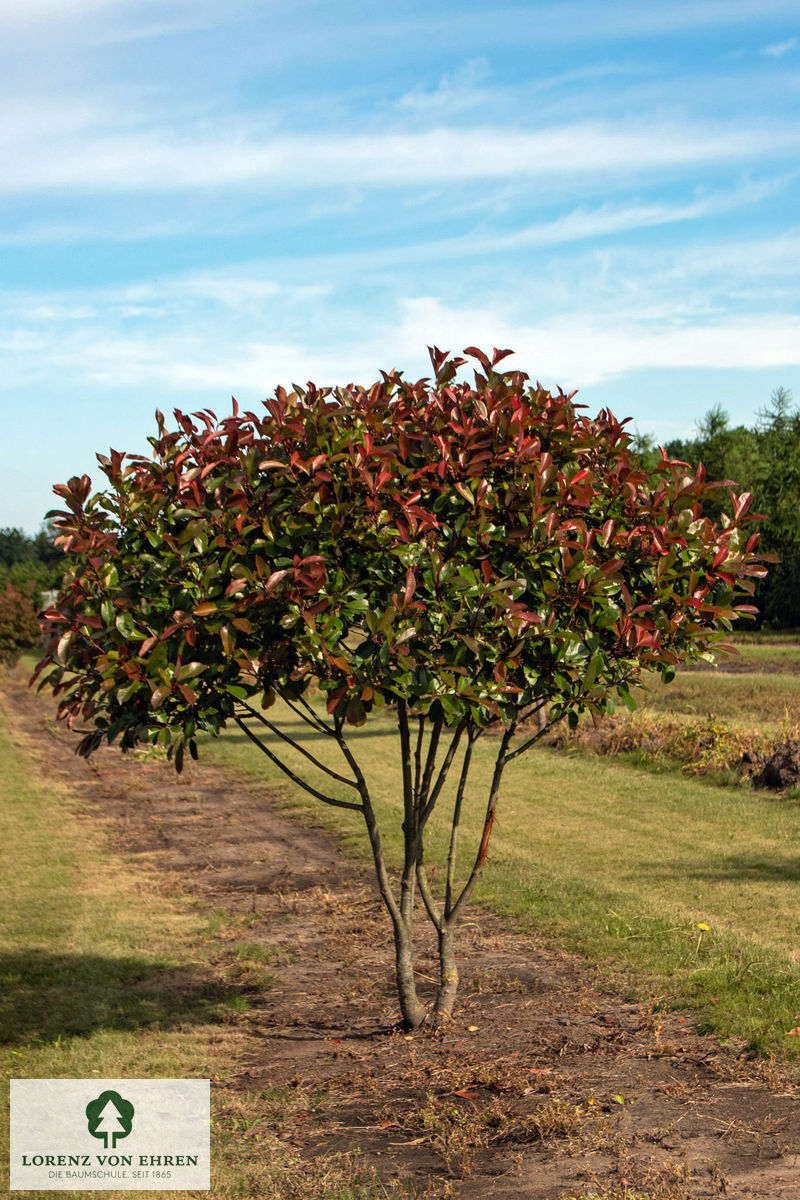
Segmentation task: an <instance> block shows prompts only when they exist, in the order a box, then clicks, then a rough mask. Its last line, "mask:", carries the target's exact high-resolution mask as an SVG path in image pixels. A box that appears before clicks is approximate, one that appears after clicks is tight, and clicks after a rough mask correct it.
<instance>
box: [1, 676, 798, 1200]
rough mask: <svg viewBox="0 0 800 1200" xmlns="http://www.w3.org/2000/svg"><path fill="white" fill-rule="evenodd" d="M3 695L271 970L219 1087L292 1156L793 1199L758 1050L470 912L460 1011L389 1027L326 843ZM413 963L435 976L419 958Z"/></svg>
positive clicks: (784, 1127) (472, 1195) (52, 752)
mask: <svg viewBox="0 0 800 1200" xmlns="http://www.w3.org/2000/svg"><path fill="white" fill-rule="evenodd" d="M3 702H4V704H5V705H6V706H7V709H8V713H9V717H10V719H11V722H12V729H13V730H14V736H16V737H17V738H19V739H21V740H23V741H24V742H25V744H26V746H27V748H28V749H32V750H33V751H34V753H35V754H36V755H37V757H38V758H39V760H40V761H41V762H42V764H43V765H44V766H45V768H46V770H47V771H48V772H49V773H51V774H52V775H53V776H55V777H57V778H60V779H63V780H64V781H65V782H67V783H68V784H69V786H70V787H71V788H72V789H74V791H75V793H76V794H77V796H78V797H79V798H80V801H81V805H82V807H83V808H85V809H86V810H87V812H90V813H91V820H92V822H93V824H96V823H97V820H98V819H102V820H103V821H104V822H105V826H106V829H107V833H108V837H109V839H110V841H111V844H112V845H113V846H114V847H115V848H117V849H119V850H120V851H122V852H124V853H125V854H126V855H128V856H129V859H130V861H131V862H132V864H133V869H134V870H137V871H140V872H141V874H142V877H143V886H155V885H157V881H156V880H155V879H154V872H157V873H158V880H159V881H161V884H160V885H161V886H169V887H170V888H173V887H174V889H175V890H176V891H180V892H182V893H183V894H188V895H189V896H192V897H194V899H195V901H196V902H197V903H198V904H200V905H202V906H203V907H205V908H207V909H208V910H209V911H213V910H215V909H216V910H223V911H224V913H225V914H228V915H229V916H230V917H231V918H234V920H233V921H232V925H231V927H230V930H229V932H226V929H225V928H223V930H222V932H221V934H220V936H221V937H222V938H223V940H224V939H226V938H227V939H228V943H229V944H227V945H224V947H223V949H224V951H225V953H226V954H227V955H228V958H229V960H230V961H236V960H237V956H238V958H239V959H240V960H243V961H246V962H250V963H251V964H252V963H253V962H260V963H261V964H262V965H264V966H265V968H266V969H267V970H268V972H269V976H270V979H269V980H264V981H262V982H261V984H260V985H258V986H256V985H255V984H253V982H252V979H250V981H248V976H247V975H246V973H245V974H244V975H243V982H242V995H243V1001H244V1002H246V1003H247V1005H249V1007H247V1010H246V1011H245V1012H244V1013H243V1015H242V1017H241V1021H242V1023H243V1026H244V1031H245V1033H246V1037H245V1039H244V1044H245V1046H246V1050H245V1052H244V1053H243V1054H242V1057H241V1061H240V1062H239V1064H238V1074H237V1081H236V1086H238V1087H239V1088H240V1089H241V1091H242V1093H247V1094H249V1096H250V1097H251V1098H253V1097H254V1098H255V1099H254V1100H253V1102H252V1103H251V1111H256V1110H257V1111H260V1112H261V1118H260V1119H261V1128H262V1129H266V1130H268V1131H269V1135H270V1136H271V1137H278V1138H279V1139H280V1140H281V1141H283V1142H285V1143H287V1144H289V1145H290V1146H291V1148H292V1149H293V1151H294V1152H295V1153H296V1154H298V1155H299V1156H300V1157H301V1158H306V1159H308V1160H311V1159H317V1158H319V1157H320V1156H322V1155H325V1154H329V1153H335V1152H342V1151H352V1150H354V1149H358V1150H360V1151H361V1153H362V1156H363V1160H364V1161H365V1163H367V1164H368V1165H371V1166H374V1167H375V1168H376V1170H377V1171H378V1172H379V1174H380V1176H381V1178H383V1179H384V1180H385V1181H386V1183H387V1185H388V1184H389V1182H390V1181H391V1180H393V1179H398V1178H399V1179H402V1180H403V1181H407V1182H408V1184H409V1188H410V1189H411V1190H410V1191H409V1193H408V1194H409V1195H410V1196H413V1195H415V1194H416V1195H417V1196H423V1195H428V1196H431V1197H433V1196H441V1197H445V1196H450V1197H454V1198H459V1200H461V1198H463V1200H477V1198H478V1197H480V1198H481V1200H483V1198H487V1200H488V1198H497V1200H522V1198H523V1197H524V1198H525V1200H558V1198H566V1197H590V1196H592V1197H593V1196H609V1197H615V1198H616V1197H620V1198H621V1197H623V1196H625V1197H629V1198H630V1200H633V1197H636V1198H637V1200H640V1198H643V1200H684V1198H700V1197H714V1196H721V1195H727V1196H735V1197H771V1198H786V1200H788V1198H792V1200H795V1198H800V1097H799V1096H798V1094H797V1091H796V1089H795V1088H794V1087H793V1086H792V1085H791V1084H790V1083H789V1082H787V1081H785V1080H782V1079H781V1078H780V1076H779V1074H778V1073H777V1072H776V1071H774V1070H772V1069H771V1068H770V1067H769V1066H768V1065H765V1064H763V1063H761V1064H760V1063H757V1062H752V1061H748V1060H747V1059H746V1058H745V1057H744V1056H742V1055H741V1054H737V1052H736V1050H735V1048H731V1047H724V1046H720V1045H719V1044H718V1043H717V1042H716V1041H714V1040H713V1039H711V1038H709V1037H703V1036H700V1035H698V1034H697V1033H696V1032H694V1031H693V1030H692V1029H691V1028H690V1022H689V1020H688V1019H685V1018H683V1017H682V1016H680V1015H678V1014H654V1013H653V1012H652V1011H651V1010H650V1009H649V1008H648V1007H647V1006H640V1005H637V1004H633V1003H628V1002H624V1001H623V1000H622V999H620V997H619V995H618V994H615V993H614V991H613V988H612V985H611V983H610V981H603V980H602V979H598V976H597V975H596V974H595V973H594V972H593V971H591V970H590V969H589V968H588V967H587V966H586V965H585V964H584V963H582V962H581V961H580V960H579V959H577V958H574V957H571V956H568V955H565V954H560V953H557V952H554V951H553V950H552V949H549V948H548V947H547V946H545V945H544V944H539V943H537V942H536V941H535V940H532V939H531V938H530V937H523V936H521V935H520V934H518V933H514V932H508V931H506V930H504V929H503V928H502V927H501V925H500V924H499V922H498V921H497V920H496V919H495V918H494V917H492V916H491V915H490V914H487V913H486V912H483V911H481V910H479V909H477V908H473V909H472V912H471V919H470V920H469V922H468V924H467V925H466V926H465V928H464V929H463V931H462V936H461V942H460V971H461V976H462V995H461V1003H460V1005H459V1007H458V1011H457V1015H456V1018H455V1019H454V1021H453V1023H452V1025H451V1026H450V1027H449V1028H448V1029H447V1030H446V1031H445V1032H444V1033H442V1034H440V1035H438V1036H432V1035H430V1034H427V1033H421V1034H417V1035H414V1036H410V1037H409V1036H404V1035H403V1034H402V1032H400V1031H399V1030H398V1029H397V1027H396V1026H395V1024H394V1023H395V1021H396V1015H397V1008H396V1002H395V998H394V994H393V984H392V971H391V964H392V952H391V942H390V937H389V928H388V922H387V920H386V919H385V917H384V915H383V911H382V909H381V907H380V905H379V903H378V902H377V901H376V898H375V896H374V894H373V887H372V880H371V878H370V876H369V874H367V873H365V872H364V873H362V872H360V871H359V870H357V869H356V868H355V867H354V866H353V865H352V863H350V862H349V861H348V860H347V859H345V858H344V856H343V855H342V853H341V852H340V850H339V849H338V847H337V845H336V843H335V841H334V839H333V838H331V837H330V836H329V835H328V834H326V833H325V832H324V831H322V830H320V829H316V828H310V827H307V826H305V825H301V824H299V823H298V822H297V821H296V820H294V819H293V818H291V817H290V816H289V815H287V813H286V812H285V811H282V810H281V808H280V806H279V804H277V803H276V802H275V800H274V799H273V798H271V797H270V795H269V793H268V792H267V790H266V789H265V788H263V787H260V786H258V785H254V784H252V783H250V782H244V781H242V780H236V779H231V778H229V777H227V776H226V775H223V773H222V772H221V771H220V770H218V769H216V768H214V767H213V766H209V765H205V764H202V763H201V764H196V763H192V764H191V765H190V767H188V768H187V770H186V771H185V773H184V774H183V775H182V776H180V777H176V775H175V773H174V771H173V769H172V767H171V766H169V765H168V764H166V763H162V762H151V761H146V760H144V761H143V760H141V759H136V758H134V757H132V756H122V755H120V754H119V753H118V752H117V751H115V750H111V749H108V748H105V749H102V750H100V751H98V752H97V754H96V755H95V756H93V758H92V759H91V760H89V762H85V761H83V760H81V759H78V758H77V757H75V755H74V754H73V753H72V749H73V747H74V744H75V739H74V737H73V735H70V734H68V733H67V732H66V731H65V730H63V729H62V728H60V727H59V728H56V725H55V722H54V720H53V719H52V716H51V715H50V714H51V710H50V709H49V708H47V707H46V706H45V705H44V704H43V703H42V702H41V701H40V700H38V699H37V698H36V697H34V696H33V695H31V694H30V693H29V692H28V691H27V690H26V689H25V688H24V686H22V685H21V684H16V683H13V682H12V683H10V684H9V685H8V686H7V687H5V688H4V696H3ZM235 918H240V919H238V920H237V919H235ZM245 918H246V920H245ZM243 929H244V930H245V932H244V933H243V932H242V931H243ZM431 949H432V948H431ZM420 968H421V974H422V977H423V983H424V977H425V975H426V974H427V975H429V976H430V977H431V978H432V977H433V973H434V958H433V955H432V953H429V954H428V956H427V957H426V956H425V954H424V953H423V957H422V959H421V963H420ZM276 1097H277V1098H280V1103H276ZM254 1105H255V1108H254ZM259 1105H261V1108H260V1109H259ZM260 1147H262V1148H261V1149H260ZM253 1151H254V1153H258V1152H265V1153H266V1152H267V1150H266V1144H265V1143H263V1142H262V1143H259V1141H258V1139H257V1138H254V1140H253ZM413 1189H416V1192H415V1191H414V1190H413Z"/></svg>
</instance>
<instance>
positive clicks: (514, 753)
mask: <svg viewBox="0 0 800 1200" xmlns="http://www.w3.org/2000/svg"><path fill="white" fill-rule="evenodd" d="M534 711H538V710H537V709H535V710H534ZM561 720H562V718H561V717H557V718H556V720H554V721H548V722H547V724H546V725H543V726H542V728H541V729H540V730H538V731H537V732H536V733H535V734H534V735H533V737H530V738H528V740H527V742H523V743H522V745H521V746H518V747H517V749H516V750H512V751H511V753H510V754H507V755H506V756H505V759H504V760H503V766H505V764H506V763H510V762H511V760H512V758H518V757H519V756H520V754H524V753H525V751H526V750H530V748H531V746H534V745H535V744H536V742H538V741H539V738H542V737H544V735H545V734H546V733H547V732H549V730H551V729H552V728H553V726H554V725H558V723H559V721H561Z"/></svg>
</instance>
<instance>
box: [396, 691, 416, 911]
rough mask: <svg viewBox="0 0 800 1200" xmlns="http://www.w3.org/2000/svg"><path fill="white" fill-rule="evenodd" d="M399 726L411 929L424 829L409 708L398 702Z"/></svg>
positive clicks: (403, 900) (403, 903) (403, 907)
mask: <svg viewBox="0 0 800 1200" xmlns="http://www.w3.org/2000/svg"><path fill="white" fill-rule="evenodd" d="M397 724H398V726H399V729H400V764H401V767H402V775H403V846H404V855H403V875H402V879H401V883H400V911H401V912H402V914H403V919H404V920H405V921H406V923H407V925H408V927H409V928H410V927H411V920H412V916H413V912H414V884H415V871H416V863H417V846H418V842H419V835H420V831H421V826H420V824H419V818H418V814H417V811H416V806H415V804H414V785H413V781H412V773H411V732H410V729H409V725H408V705H407V704H406V702H405V700H398V702H397Z"/></svg>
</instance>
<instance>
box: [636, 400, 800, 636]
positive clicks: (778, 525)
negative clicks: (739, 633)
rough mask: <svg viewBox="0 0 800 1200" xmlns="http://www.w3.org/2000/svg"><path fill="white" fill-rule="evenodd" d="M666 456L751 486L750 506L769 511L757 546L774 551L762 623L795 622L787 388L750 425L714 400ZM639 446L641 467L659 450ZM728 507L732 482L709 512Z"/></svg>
mask: <svg viewBox="0 0 800 1200" xmlns="http://www.w3.org/2000/svg"><path fill="white" fill-rule="evenodd" d="M664 448H665V450H666V452H667V454H668V455H669V457H670V458H679V459H683V460H684V461H685V462H688V463H689V464H690V466H692V467H696V466H697V464H698V463H700V462H702V463H703V464H704V465H705V468H706V473H707V476H708V478H709V480H719V481H725V480H730V481H731V482H732V484H733V485H734V487H735V490H736V491H737V492H752V493H753V497H754V503H753V509H752V511H753V512H757V513H764V514H766V516H767V518H768V520H766V521H764V522H763V524H762V526H761V540H760V542H759V549H760V550H761V551H762V552H763V553H771V554H776V555H778V556H779V558H780V562H778V563H772V564H770V566H769V574H768V575H767V578H766V579H763V580H760V581H759V582H758V585H757V588H756V598H755V603H756V604H757V605H758V607H759V609H760V611H761V616H760V618H759V624H760V625H761V626H762V627H763V628H768V629H770V628H771V629H786V628H791V627H798V626H800V412H798V410H797V408H796V407H795V405H794V403H793V401H792V394H791V392H789V391H787V390H786V389H785V388H777V389H776V390H775V391H774V392H773V393H772V396H771V397H770V400H769V403H768V404H767V405H766V406H765V407H764V408H762V409H760V410H759V411H758V412H757V414H756V420H755V424H754V425H753V427H752V428H747V427H746V426H744V425H736V426H734V427H732V426H731V424H730V418H729V416H728V414H727V412H726V411H725V410H724V409H723V408H722V407H721V405H716V406H715V407H714V408H711V409H709V411H708V412H707V413H706V415H705V417H704V418H703V419H702V421H700V422H699V424H698V427H697V436H696V437H694V438H689V439H686V440H682V439H680V438H676V439H675V440H674V441H671V442H667V444H666V446H665V447H664ZM638 449H639V453H640V454H641V456H642V458H643V459H644V461H645V464H646V465H652V464H653V463H654V462H655V461H657V459H658V457H659V455H658V451H657V450H656V448H655V445H654V443H653V440H652V439H651V438H650V437H648V436H641V435H640V436H639V438H638ZM730 511H731V497H730V487H723V488H720V489H719V491H718V493H717V495H716V497H715V498H714V499H712V500H711V501H710V502H709V505H708V513H709V516H712V517H713V518H714V519H715V520H719V518H720V516H721V515H722V513H723V512H730Z"/></svg>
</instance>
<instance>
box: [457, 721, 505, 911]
mask: <svg viewBox="0 0 800 1200" xmlns="http://www.w3.org/2000/svg"><path fill="white" fill-rule="evenodd" d="M515 729H516V722H514V721H512V722H511V724H510V725H509V726H507V728H506V730H505V733H504V734H503V740H502V741H501V743H500V749H499V750H498V751H497V758H496V759H495V763H494V774H493V775H492V784H491V787H490V788H489V800H488V803H487V805H486V819H485V820H484V823H483V833H482V835H481V841H480V845H479V847H478V853H477V854H476V855H475V862H474V863H473V866H472V870H471V871H470V873H469V877H468V879H467V882H466V883H465V884H464V886H463V888H462V889H461V895H460V896H459V897H458V899H457V900H456V902H455V904H454V905H453V907H452V909H451V911H450V914H449V916H448V918H447V923H448V925H450V924H452V923H453V922H454V921H455V920H456V918H457V917H458V914H459V912H460V911H461V909H462V908H463V907H464V905H465V904H466V903H467V901H468V900H469V898H470V896H471V895H472V893H473V891H474V890H475V884H476V883H477V882H478V880H479V879H480V877H481V872H482V871H483V864H484V863H485V862H486V855H487V853H488V850H489V838H490V837H491V834H492V826H493V825H494V816H495V810H496V808H497V799H498V796H499V794H500V780H501V778H502V775H503V770H504V768H505V765H506V762H507V761H508V756H507V755H506V750H507V749H508V743H509V742H510V741H511V739H512V737H513V736H514V730H515Z"/></svg>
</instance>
